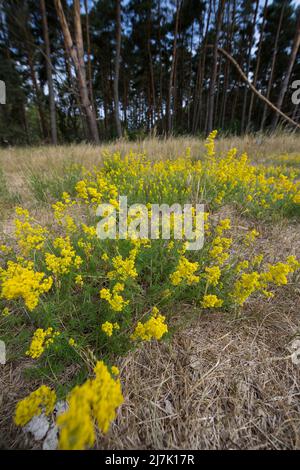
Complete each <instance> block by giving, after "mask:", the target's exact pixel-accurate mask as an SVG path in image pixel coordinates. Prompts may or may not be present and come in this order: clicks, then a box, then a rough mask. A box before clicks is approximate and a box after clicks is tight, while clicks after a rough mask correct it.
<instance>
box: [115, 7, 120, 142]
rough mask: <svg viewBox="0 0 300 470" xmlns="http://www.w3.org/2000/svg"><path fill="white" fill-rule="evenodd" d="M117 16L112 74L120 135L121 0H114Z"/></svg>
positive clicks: (117, 125) (116, 117) (116, 119)
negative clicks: (113, 74) (113, 72)
mask: <svg viewBox="0 0 300 470" xmlns="http://www.w3.org/2000/svg"><path fill="white" fill-rule="evenodd" d="M116 8H117V16H116V40H117V42H116V57H115V76H114V102H115V121H116V128H117V135H118V137H119V138H121V137H122V127H121V121H120V113H119V106H120V100H119V76H120V57H121V35H122V32H121V1H120V0H116Z"/></svg>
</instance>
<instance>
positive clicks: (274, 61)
mask: <svg viewBox="0 0 300 470" xmlns="http://www.w3.org/2000/svg"><path fill="white" fill-rule="evenodd" d="M286 4H287V0H285V1H284V2H283V5H282V8H281V13H280V18H279V23H278V28H277V32H276V38H275V44H274V52H273V56H272V63H271V71H270V76H269V80H268V88H267V95H266V98H267V99H268V100H269V99H270V94H271V89H272V85H273V77H274V71H275V65H276V59H277V52H278V42H279V36H280V31H281V27H282V20H283V15H284V10H285V7H286ZM267 111H268V106H267V104H265V106H264V110H263V116H262V120H261V125H260V130H261V131H263V130H264V127H265V123H266V119H267Z"/></svg>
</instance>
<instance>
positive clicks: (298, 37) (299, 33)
mask: <svg viewBox="0 0 300 470" xmlns="http://www.w3.org/2000/svg"><path fill="white" fill-rule="evenodd" d="M299 47H300V11H299V13H298V19H297V27H296V33H295V38H294V42H293V48H292V52H291V55H290V60H289V65H288V69H287V72H286V75H285V77H284V80H283V82H282V87H281V90H280V93H279V96H278V100H277V103H276V106H277V108H278V109H281V108H282V103H283V100H284V97H285V94H286V91H287V88H288V84H289V81H290V77H291V74H292V71H293V67H294V64H295V61H296V57H297V54H298V50H299ZM278 119H279V116H278V114H276V115H275V116H274V119H273V130H275V129H276V126H277V124H278Z"/></svg>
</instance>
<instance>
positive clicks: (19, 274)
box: [0, 261, 53, 310]
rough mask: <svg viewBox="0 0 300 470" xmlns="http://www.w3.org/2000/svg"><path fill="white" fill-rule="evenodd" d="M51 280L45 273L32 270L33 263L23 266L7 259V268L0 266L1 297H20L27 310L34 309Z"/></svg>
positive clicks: (48, 287)
mask: <svg viewBox="0 0 300 470" xmlns="http://www.w3.org/2000/svg"><path fill="white" fill-rule="evenodd" d="M52 283H53V280H52V278H51V277H48V278H45V273H42V272H36V271H34V270H33V263H32V262H27V263H25V265H24V266H22V265H20V264H18V263H14V262H13V261H8V263H7V269H6V270H5V269H2V268H0V285H1V298H4V299H7V300H13V299H18V298H22V299H23V300H24V302H25V305H26V307H27V308H28V309H29V310H34V309H35V307H36V306H37V305H38V303H39V298H40V296H41V294H43V293H45V292H48V291H49V290H50V289H51V286H52Z"/></svg>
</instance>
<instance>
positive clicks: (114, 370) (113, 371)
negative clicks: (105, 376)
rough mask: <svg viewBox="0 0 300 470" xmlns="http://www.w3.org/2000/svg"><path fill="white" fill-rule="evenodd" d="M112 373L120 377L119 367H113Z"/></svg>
mask: <svg viewBox="0 0 300 470" xmlns="http://www.w3.org/2000/svg"><path fill="white" fill-rule="evenodd" d="M111 372H112V374H113V375H115V376H118V375H120V371H119V369H118V367H116V366H112V368H111Z"/></svg>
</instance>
